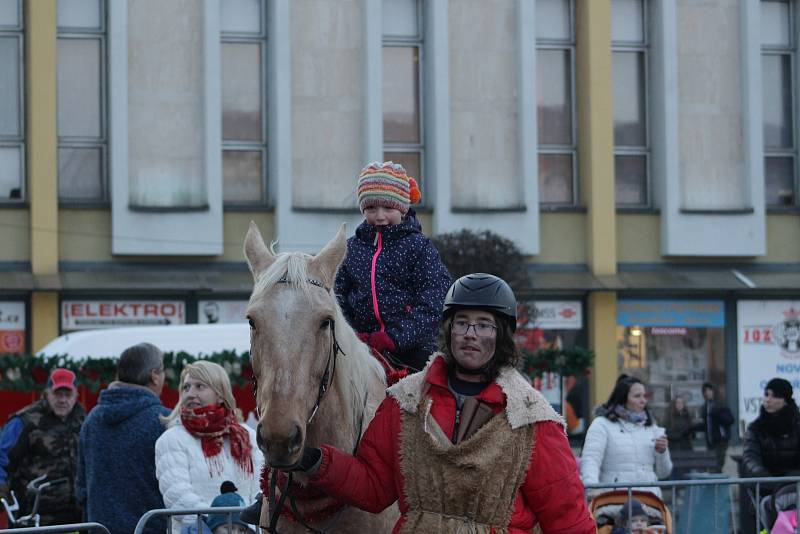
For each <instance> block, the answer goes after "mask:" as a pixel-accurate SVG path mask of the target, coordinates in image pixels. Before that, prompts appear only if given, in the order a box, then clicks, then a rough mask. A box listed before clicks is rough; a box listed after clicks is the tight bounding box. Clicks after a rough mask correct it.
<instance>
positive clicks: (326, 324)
mask: <svg viewBox="0 0 800 534" xmlns="http://www.w3.org/2000/svg"><path fill="white" fill-rule="evenodd" d="M332 324H333V321H332V320H330V319H325V320H324V321H322V323H320V325H319V329H320V330H325V329H326V328H330V326H331V325H332Z"/></svg>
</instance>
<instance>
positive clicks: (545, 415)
mask: <svg viewBox="0 0 800 534" xmlns="http://www.w3.org/2000/svg"><path fill="white" fill-rule="evenodd" d="M438 358H442V359H444V355H443V354H441V353H438V352H437V353H435V354H434V355H433V356H431V359H430V360H428V364H427V365H426V366H425V369H423V370H422V371H420V372H418V373H414V374H413V375H410V376H407V377H406V378H404V379H403V380H401V381H399V382H398V383H397V384H395V385H393V386H392V387H390V388H389V389H388V390H387V393H388V394H389V395H390V396H392V397H393V398H394V399H395V400H396V401H397V404H399V405H400V409H401V410H403V411H405V412H407V413H417V409H418V407H419V405H420V402H421V401H422V397H423V393H424V391H425V390H426V381H425V377H426V375H427V373H428V370H429V369H430V367H431V365H433V364H434V362H436V360H437V359H438ZM495 383H496V384H497V385H498V386H500V389H501V390H502V391H503V393H504V394H505V396H506V409H505V413H506V417H507V418H508V424H509V425H511V428H513V429H516V428H520V427H523V426H525V425H532V424H534V423H538V422H540V421H555V422H557V423H559V424H560V425H561V426H562V427H564V431H565V432H566V422H565V421H564V418H563V417H561V416H560V415H559V414H558V413H556V411H555V410H554V409H553V407H552V406H550V403H549V402H547V400H545V398H544V397H543V396H542V394H541V393H539V392H538V391H536V390H535V389H533V387H532V386H531V385H530V384H528V382H527V381H525V379H524V378H522V375H520V374H519V372H517V370H516V369H514V368H512V367H505V368H504V369H502V370H501V371H500V374H499V375H498V377H497V378H496V379H495Z"/></svg>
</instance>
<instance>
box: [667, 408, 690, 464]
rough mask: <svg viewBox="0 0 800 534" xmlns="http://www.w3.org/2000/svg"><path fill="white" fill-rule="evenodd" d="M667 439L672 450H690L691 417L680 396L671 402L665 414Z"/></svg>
mask: <svg viewBox="0 0 800 534" xmlns="http://www.w3.org/2000/svg"><path fill="white" fill-rule="evenodd" d="M667 439H668V440H669V443H670V448H671V449H672V450H679V451H690V450H692V417H691V415H689V410H688V409H687V408H686V401H685V400H684V399H683V397H681V396H680V395H678V396H677V397H675V398H674V399H673V400H672V404H671V405H670V408H669V413H668V414H667Z"/></svg>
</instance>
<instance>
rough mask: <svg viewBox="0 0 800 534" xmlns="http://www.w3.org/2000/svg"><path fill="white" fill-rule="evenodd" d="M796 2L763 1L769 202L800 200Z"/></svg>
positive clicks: (774, 204)
mask: <svg viewBox="0 0 800 534" xmlns="http://www.w3.org/2000/svg"><path fill="white" fill-rule="evenodd" d="M793 20H794V5H793V3H791V2H789V1H787V0H762V2H761V60H762V62H761V70H762V72H761V80H762V82H761V83H762V84H763V92H762V94H763V99H764V101H763V113H764V179H765V184H764V185H765V187H764V192H765V196H766V201H767V206H771V207H780V206H784V207H788V206H795V205H796V204H797V180H796V167H797V161H796V160H797V157H796V153H797V147H796V140H795V138H796V135H795V121H794V113H795V111H794V85H795V80H794V76H795V74H794V61H795V58H794V56H795V47H796V44H795V35H794V32H795V30H794V24H793V23H792V22H793Z"/></svg>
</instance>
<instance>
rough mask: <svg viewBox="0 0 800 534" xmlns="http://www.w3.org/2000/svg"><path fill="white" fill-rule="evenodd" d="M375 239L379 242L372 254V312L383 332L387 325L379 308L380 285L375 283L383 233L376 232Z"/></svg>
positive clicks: (370, 278) (370, 277)
mask: <svg viewBox="0 0 800 534" xmlns="http://www.w3.org/2000/svg"><path fill="white" fill-rule="evenodd" d="M375 241H376V242H377V244H378V248H377V249H376V250H375V254H374V255H373V256H372V270H371V271H370V274H369V281H370V284H371V286H372V312H373V313H374V314H375V318H376V319H377V320H378V324H379V325H380V327H381V328H380V331H381V332H383V331H385V330H386V325H384V324H383V319H381V311H380V309H378V287H377V285H376V284H375V271H376V266H377V264H378V256H379V255H380V253H381V250H382V249H383V235H382V234H381V232H380V231H378V232H376V234H375Z"/></svg>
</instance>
